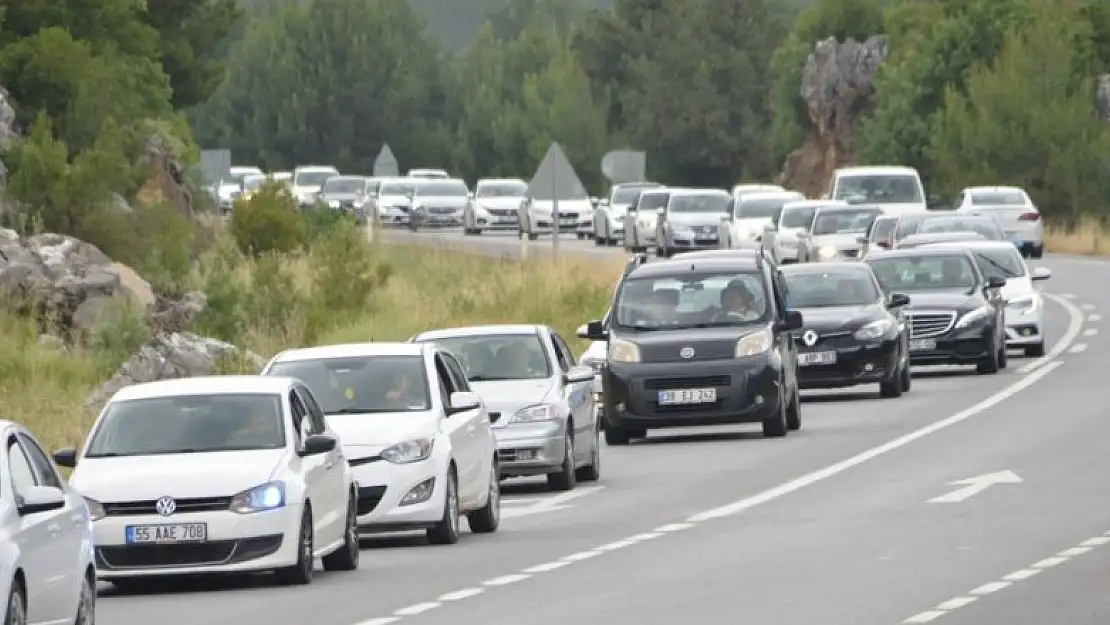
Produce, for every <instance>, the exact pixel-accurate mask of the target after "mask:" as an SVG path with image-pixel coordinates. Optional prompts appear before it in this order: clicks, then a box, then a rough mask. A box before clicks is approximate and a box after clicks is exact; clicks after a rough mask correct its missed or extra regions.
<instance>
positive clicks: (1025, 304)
mask: <svg viewBox="0 0 1110 625" xmlns="http://www.w3.org/2000/svg"><path fill="white" fill-rule="evenodd" d="M1039 306H1040V302H1038V301H1037V296H1035V295H1029V296H1027V297H1019V298H1017V299H1014V300H1010V302H1009V303H1008V304H1006V308H1007V309H1008V310H1012V311H1014V312H1016V313H1017V314H1019V315H1031V314H1033V313H1034V312H1036V311H1037V308H1038V307H1039Z"/></svg>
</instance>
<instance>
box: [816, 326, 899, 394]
mask: <svg viewBox="0 0 1110 625" xmlns="http://www.w3.org/2000/svg"><path fill="white" fill-rule="evenodd" d="M900 345H901V338H900V336H899V338H893V339H889V340H885V341H884V340H876V341H859V340H857V339H855V338H853V337H852V336H851V335H847V336H839V337H830V338H822V339H821V340H819V341H818V342H817V344H815V345H814V346H813V347H807V346H805V345H803V344H802V343H801V342H800V341H799V342H798V354H799V356H800V355H801V354H807V353H820V352H832V353H835V354H836V356H835V358H836V361H835V362H833V363H830V364H821V365H801V363H799V366H798V386H799V387H801V388H805V389H814V388H843V387H847V386H856V385H858V384H872V383H877V382H883V381H885V380H888V379H890V378H891V377H893V376H895V375H898V366H899V365H900V364H901V363H900V359H901V355H902V354H901V349H900Z"/></svg>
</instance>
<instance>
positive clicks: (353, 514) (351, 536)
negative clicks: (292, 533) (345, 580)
mask: <svg viewBox="0 0 1110 625" xmlns="http://www.w3.org/2000/svg"><path fill="white" fill-rule="evenodd" d="M361 552H362V547H361V546H360V545H359V541H358V498H357V497H355V494H354V493H351V494H350V495H348V497H347V521H346V525H344V526H343V546H342V547H340V548H339V549H337V550H335V551H333V552H332V553H329V554H328V555H326V556H324V557H323V558H321V561H322V562H323V564H324V570H325V571H354V570H356V569H358V560H359V555H360V554H361Z"/></svg>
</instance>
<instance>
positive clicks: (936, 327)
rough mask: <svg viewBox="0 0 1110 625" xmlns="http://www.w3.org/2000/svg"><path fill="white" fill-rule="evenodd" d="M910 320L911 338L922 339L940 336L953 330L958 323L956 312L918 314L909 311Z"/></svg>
mask: <svg viewBox="0 0 1110 625" xmlns="http://www.w3.org/2000/svg"><path fill="white" fill-rule="evenodd" d="M907 314H908V316H909V318H910V322H911V325H910V338H915V339H920V338H928V337H930V336H940V335H941V334H944V333H945V332H947V331H949V330H951V329H952V326H953V325H955V323H956V313H955V311H950V312H939V311H938V312H916V311H907Z"/></svg>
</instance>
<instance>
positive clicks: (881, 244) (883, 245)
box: [875, 240, 890, 250]
mask: <svg viewBox="0 0 1110 625" xmlns="http://www.w3.org/2000/svg"><path fill="white" fill-rule="evenodd" d="M875 245H878V246H879V247H881V248H883V249H884V250H889V249H890V241H887V240H882V241H875Z"/></svg>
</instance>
